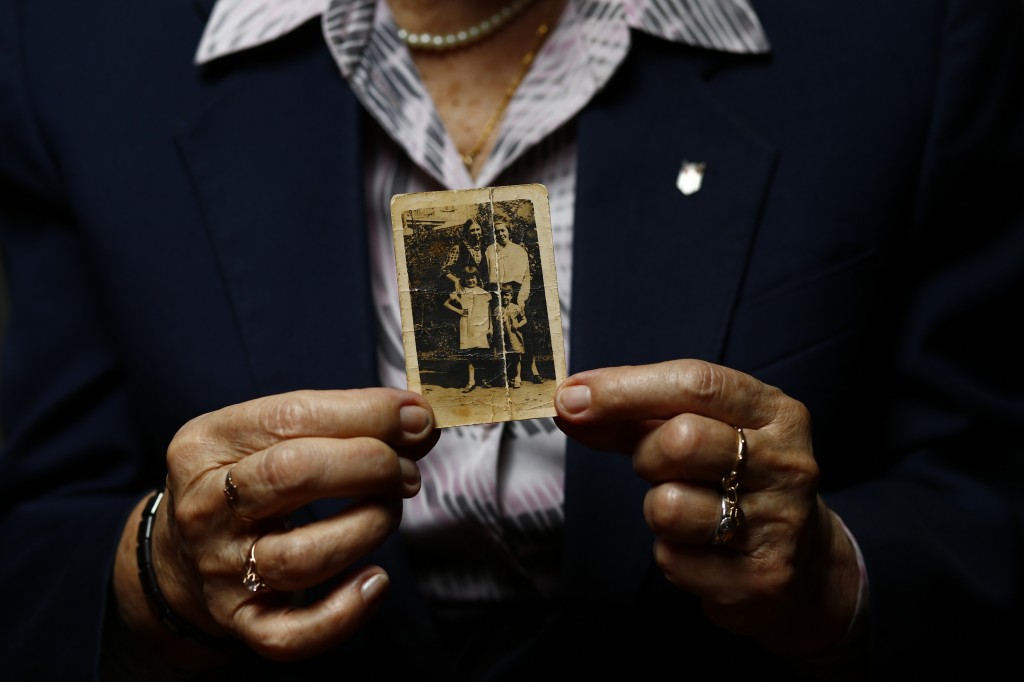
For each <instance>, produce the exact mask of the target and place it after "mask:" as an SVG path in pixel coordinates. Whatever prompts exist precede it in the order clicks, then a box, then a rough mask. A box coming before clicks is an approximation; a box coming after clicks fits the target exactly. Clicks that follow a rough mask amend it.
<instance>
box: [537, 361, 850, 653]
mask: <svg viewBox="0 0 1024 682" xmlns="http://www.w3.org/2000/svg"><path fill="white" fill-rule="evenodd" d="M555 405H556V407H557V409H558V414H559V419H558V422H559V427H560V428H561V429H562V430H563V431H565V433H566V434H567V435H569V436H570V437H572V438H574V439H576V440H578V441H580V442H582V443H583V444H585V445H588V446H590V447H593V448H597V449H601V450H615V451H618V452H622V453H626V454H629V455H631V456H632V458H633V467H634V469H635V470H636V472H637V473H638V474H639V475H640V476H642V477H643V478H645V479H646V480H648V481H650V483H651V484H652V487H651V490H650V491H649V492H648V493H647V496H646V499H645V500H644V516H645V518H646V520H647V523H648V524H649V525H650V527H651V528H652V529H653V531H654V534H655V536H656V538H657V539H656V541H655V546H654V555H655V558H656V560H657V563H658V565H659V567H660V568H661V570H662V572H663V573H664V574H665V577H666V578H667V579H668V580H669V581H670V582H671V583H673V584H674V585H676V586H677V587H680V588H682V589H684V590H687V591H689V592H691V593H693V594H695V595H697V596H698V597H699V598H700V599H701V601H702V603H703V606H704V610H705V612H706V613H707V615H708V617H709V618H710V619H711V620H712V621H713V622H715V623H717V624H718V625H720V626H722V627H724V628H726V629H728V630H730V631H732V632H735V633H737V634H742V635H750V636H752V637H753V638H754V639H755V640H757V641H758V642H760V643H761V645H762V646H764V647H765V648H766V649H768V650H769V651H772V652H774V653H776V654H779V655H784V656H798V657H801V656H813V655H817V654H819V653H822V652H824V651H826V650H828V649H829V648H831V647H832V646H834V645H835V644H837V643H839V642H840V641H842V639H843V638H844V636H845V635H846V632H847V628H848V626H849V623H850V622H851V619H852V617H853V614H854V611H855V609H856V603H857V596H858V592H859V589H860V571H859V568H858V563H857V557H856V553H855V550H854V549H853V547H852V546H851V543H850V541H849V539H848V538H847V536H846V534H845V532H844V531H843V528H842V524H841V522H840V521H839V519H838V517H836V516H835V514H833V513H832V511H831V510H830V509H829V508H828V507H827V506H826V505H825V503H824V502H823V501H822V499H821V497H820V496H819V495H818V490H817V486H818V466H817V464H816V462H815V460H814V455H813V453H812V450H811V422H810V416H809V414H808V412H807V410H806V408H805V407H804V406H803V405H802V404H801V403H800V402H798V401H796V400H794V399H792V398H790V397H789V396H787V395H785V394H783V393H782V392H781V391H780V390H778V389H776V388H774V387H772V386H768V385H766V384H763V383H761V382H760V381H758V380H756V379H754V378H753V377H751V376H749V375H746V374H742V373H740V372H737V371H735V370H731V369H729V368H726V367H722V366H718V365H713V364H710V363H707V362H702V361H696V360H677V361H672V362H665V363H661V364H656V365H645V366H637V367H614V368H607V369H600V370H591V371H587V372H582V373H580V374H576V375H574V376H572V377H570V378H569V379H567V380H566V381H565V382H564V383H563V384H562V385H561V386H560V387H559V389H558V392H557V394H556V396H555ZM740 429H742V437H743V438H745V441H746V442H745V444H743V443H742V442H741V432H740ZM741 448H743V449H744V451H743V454H744V460H745V461H744V462H743V464H742V466H740V467H739V470H738V474H739V487H738V499H739V507H740V509H741V510H742V512H743V514H744V515H745V522H744V523H743V524H742V526H741V527H740V528H739V530H738V531H737V532H736V533H735V534H734V535H732V537H731V538H729V539H728V540H727V541H726V542H724V543H723V544H717V545H716V544H713V543H712V538H713V536H714V535H715V531H716V528H718V525H719V522H720V520H721V518H722V515H723V501H722V500H723V495H724V488H723V477H725V476H726V474H728V473H729V472H730V471H732V470H733V469H734V467H736V464H737V459H738V455H739V452H740V449H741Z"/></svg>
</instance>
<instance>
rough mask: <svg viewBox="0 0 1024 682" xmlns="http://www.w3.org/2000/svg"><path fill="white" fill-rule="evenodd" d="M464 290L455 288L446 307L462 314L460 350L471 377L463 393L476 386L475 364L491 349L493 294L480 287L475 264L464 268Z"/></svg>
mask: <svg viewBox="0 0 1024 682" xmlns="http://www.w3.org/2000/svg"><path fill="white" fill-rule="evenodd" d="M460 279H461V284H462V287H461V290H458V291H453V292H452V293H451V294H450V295H449V296H448V300H446V301H445V302H444V307H445V308H448V310H451V311H452V312H454V313H457V314H458V315H460V316H461V320H460V321H459V351H460V354H461V355H462V356H464V357H465V358H466V360H467V366H468V374H469V378H468V380H467V382H466V387H465V388H464V389H462V392H463V393H469V392H470V391H472V390H473V389H474V388H476V374H475V372H476V366H478V365H479V364H480V362H482V361H485V360H486V357H487V355H488V354H489V353H490V349H491V333H492V330H493V327H492V325H491V316H490V302H491V295H490V294H489V293H487V292H486V291H484V290H483V289H482V288H481V287H480V278H479V272H478V270H477V269H476V268H474V267H473V266H472V265H467V266H466V267H464V268H463V269H462V277H461V278H460Z"/></svg>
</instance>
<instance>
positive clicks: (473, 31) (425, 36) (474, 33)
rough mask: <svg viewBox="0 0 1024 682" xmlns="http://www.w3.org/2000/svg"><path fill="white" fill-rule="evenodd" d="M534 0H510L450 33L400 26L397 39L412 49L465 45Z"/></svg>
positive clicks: (444, 49) (450, 48) (518, 12)
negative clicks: (498, 8) (475, 21)
mask: <svg viewBox="0 0 1024 682" xmlns="http://www.w3.org/2000/svg"><path fill="white" fill-rule="evenodd" d="M535 1H536V0H512V2H510V3H509V4H507V5H505V6H504V7H502V8H501V9H500V10H498V11H497V12H495V13H494V14H492V15H491V16H490V17H488V18H487V19H484V20H483V21H481V22H480V23H478V24H474V25H473V26H470V27H469V28H466V29H462V30H461V31H454V32H452V33H445V34H443V35H442V34H440V33H412V32H410V31H407V30H405V29H404V28H402V27H399V28H398V39H399V40H401V41H402V42H403V43H405V44H406V45H408V46H409V48H410V49H413V50H434V51H436V52H443V51H446V50H456V49H458V48H460V47H466V46H467V45H471V44H472V43H475V42H477V41H479V40H483V39H484V38H486V37H487V36H489V35H491V34H492V33H494V32H496V31H497V30H498V29H499V28H501V27H502V26H504V25H505V24H507V23H508V22H509V21H511V20H512V19H514V18H515V17H517V16H519V14H520V13H521V12H522V11H523V10H525V9H526V8H527V7H529V6H530V5H532V4H533V3H534V2H535Z"/></svg>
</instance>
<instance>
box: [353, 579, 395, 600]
mask: <svg viewBox="0 0 1024 682" xmlns="http://www.w3.org/2000/svg"><path fill="white" fill-rule="evenodd" d="M387 586H388V574H387V573H375V574H374V575H372V576H370V577H369V578H367V579H366V580H364V581H363V584H362V585H360V586H359V591H360V592H361V593H362V594H363V601H364V602H366V603H367V604H372V603H373V602H374V601H376V599H377V597H379V596H380V595H381V594H383V593H384V590H385V589H387Z"/></svg>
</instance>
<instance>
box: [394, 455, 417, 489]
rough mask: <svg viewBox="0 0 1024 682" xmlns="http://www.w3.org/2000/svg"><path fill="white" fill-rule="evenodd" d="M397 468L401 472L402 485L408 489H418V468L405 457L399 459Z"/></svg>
mask: <svg viewBox="0 0 1024 682" xmlns="http://www.w3.org/2000/svg"><path fill="white" fill-rule="evenodd" d="M398 466H399V468H401V470H402V483H405V484H406V485H407V486H410V487H419V485H420V468H419V467H418V466H416V462H414V461H412V460H411V459H406V458H405V457H399V458H398Z"/></svg>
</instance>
